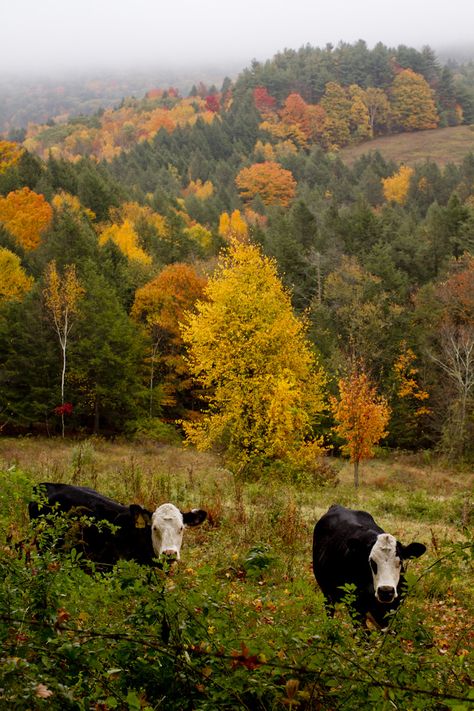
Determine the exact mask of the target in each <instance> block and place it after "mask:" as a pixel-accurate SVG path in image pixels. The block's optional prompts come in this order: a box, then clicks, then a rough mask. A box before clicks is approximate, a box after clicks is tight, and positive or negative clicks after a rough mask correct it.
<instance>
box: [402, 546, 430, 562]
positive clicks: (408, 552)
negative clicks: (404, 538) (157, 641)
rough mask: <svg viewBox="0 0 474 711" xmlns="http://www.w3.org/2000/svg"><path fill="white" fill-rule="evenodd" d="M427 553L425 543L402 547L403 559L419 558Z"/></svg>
mask: <svg viewBox="0 0 474 711" xmlns="http://www.w3.org/2000/svg"><path fill="white" fill-rule="evenodd" d="M425 551H426V546H425V545H423V543H410V544H409V545H408V546H402V558H403V559H404V560H407V559H408V558H419V557H420V555H423V553H424V552H425Z"/></svg>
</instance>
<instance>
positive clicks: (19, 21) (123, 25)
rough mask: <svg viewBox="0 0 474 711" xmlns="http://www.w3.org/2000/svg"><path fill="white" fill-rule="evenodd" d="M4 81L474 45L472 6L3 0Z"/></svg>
mask: <svg viewBox="0 0 474 711" xmlns="http://www.w3.org/2000/svg"><path fill="white" fill-rule="evenodd" d="M0 18H1V24H2V32H1V40H0V73H6V72H8V73H10V72H12V71H15V72H16V71H19V72H21V73H22V74H30V75H33V74H37V73H38V72H49V73H51V74H56V73H58V74H59V73H61V74H62V73H64V71H69V70H72V69H73V70H86V71H89V70H92V69H113V68H117V69H145V68H154V67H160V66H166V67H189V66H192V67H194V68H197V67H199V66H206V65H207V66H214V67H216V66H217V67H219V66H220V65H222V66H224V67H225V66H226V65H229V64H236V63H237V64H239V69H240V68H243V67H244V66H248V65H249V64H250V61H251V60H252V59H253V58H256V59H258V60H265V59H268V58H270V57H272V56H273V54H275V53H276V52H277V51H279V50H281V49H284V48H286V47H288V48H292V49H298V48H299V47H301V46H302V45H304V44H306V43H309V44H311V45H313V46H317V47H324V46H325V45H326V44H327V43H328V42H330V43H332V44H334V45H337V44H338V43H339V42H340V41H344V42H350V43H353V42H355V41H357V40H358V39H364V40H365V41H366V42H367V44H368V46H369V48H372V47H373V46H374V45H375V44H376V43H377V42H379V41H381V42H383V43H384V44H385V45H388V46H391V47H393V46H397V45H399V44H406V45H409V46H412V47H415V48H417V49H421V47H422V46H424V45H426V44H428V45H430V46H431V47H432V48H434V49H435V50H438V49H443V48H444V47H449V48H452V47H456V46H458V47H468V46H470V47H473V46H474V39H473V38H474V0H443V1H441V0H397V1H396V2H383V0H0Z"/></svg>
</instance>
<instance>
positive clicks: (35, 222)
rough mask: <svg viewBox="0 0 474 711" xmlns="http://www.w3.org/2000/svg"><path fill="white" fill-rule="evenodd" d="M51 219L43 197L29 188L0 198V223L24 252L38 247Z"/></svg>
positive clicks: (49, 207)
mask: <svg viewBox="0 0 474 711" xmlns="http://www.w3.org/2000/svg"><path fill="white" fill-rule="evenodd" d="M52 217H53V210H52V207H51V205H50V204H49V203H48V202H47V201H46V200H45V198H44V195H39V194H38V193H35V192H33V190H30V189H29V188H21V189H20V190H14V191H13V192H11V193H8V195H7V196H6V197H0V223H2V224H3V225H4V227H6V229H7V230H8V231H9V232H10V233H11V234H12V235H13V237H15V239H16V241H17V242H18V244H19V245H20V246H21V247H23V249H25V250H31V249H35V248H36V247H38V245H39V244H40V241H41V235H42V234H43V232H44V231H45V230H46V229H47V228H48V227H49V225H50V223H51V219H52Z"/></svg>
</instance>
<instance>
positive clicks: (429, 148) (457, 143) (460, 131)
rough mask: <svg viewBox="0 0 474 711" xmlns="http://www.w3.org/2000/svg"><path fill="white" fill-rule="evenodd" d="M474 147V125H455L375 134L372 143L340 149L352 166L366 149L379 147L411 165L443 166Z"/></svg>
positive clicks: (387, 157) (457, 160)
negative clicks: (407, 131)
mask: <svg viewBox="0 0 474 711" xmlns="http://www.w3.org/2000/svg"><path fill="white" fill-rule="evenodd" d="M473 149H474V129H473V127H472V126H451V127H449V128H438V129H434V130H429V131H415V132H412V133H400V134H396V135H393V136H382V137H380V138H375V139H374V140H372V141H370V143H361V144H360V145H358V146H350V147H348V148H343V149H342V150H341V151H340V154H339V155H340V157H341V159H342V160H343V161H344V163H346V164H347V165H349V166H352V165H353V164H354V163H355V161H356V160H357V159H358V158H360V157H361V156H362V155H363V154H364V153H368V152H369V151H379V152H380V153H381V154H382V156H383V157H384V158H385V160H393V161H396V162H397V163H403V164H405V165H409V166H411V167H415V166H416V165H420V164H421V163H424V162H425V161H432V162H434V163H437V164H438V165H440V166H443V165H447V164H448V163H461V162H462V161H463V160H464V158H465V157H466V155H467V154H468V153H470V152H471V151H472V150H473Z"/></svg>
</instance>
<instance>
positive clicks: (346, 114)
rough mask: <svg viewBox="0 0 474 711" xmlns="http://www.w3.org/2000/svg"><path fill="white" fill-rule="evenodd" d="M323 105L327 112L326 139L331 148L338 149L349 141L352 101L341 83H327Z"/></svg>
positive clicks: (322, 100)
mask: <svg viewBox="0 0 474 711" xmlns="http://www.w3.org/2000/svg"><path fill="white" fill-rule="evenodd" d="M321 106H322V107H323V109H324V111H325V112H326V121H325V127H324V140H325V141H326V144H327V146H328V147H329V148H330V149H332V150H333V149H336V150H337V149H338V148H341V147H342V146H345V145H347V144H348V143H349V140H350V118H351V106H352V102H351V100H350V98H349V97H348V95H347V92H346V90H345V89H344V87H342V86H341V85H340V84H338V83H337V82H334V81H330V82H328V83H327V84H326V90H325V92H324V96H323V98H322V99H321Z"/></svg>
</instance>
